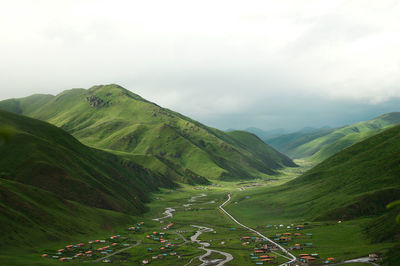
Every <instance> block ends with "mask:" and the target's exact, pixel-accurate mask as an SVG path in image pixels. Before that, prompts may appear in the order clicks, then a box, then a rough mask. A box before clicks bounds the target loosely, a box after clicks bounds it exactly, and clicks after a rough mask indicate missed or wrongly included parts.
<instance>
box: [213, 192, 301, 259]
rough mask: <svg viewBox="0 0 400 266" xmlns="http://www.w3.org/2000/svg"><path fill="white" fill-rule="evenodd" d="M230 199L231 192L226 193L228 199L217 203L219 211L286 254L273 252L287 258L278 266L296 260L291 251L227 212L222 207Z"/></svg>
mask: <svg viewBox="0 0 400 266" xmlns="http://www.w3.org/2000/svg"><path fill="white" fill-rule="evenodd" d="M230 200H231V194H228V199H227V200H226V201H225V202H224V203H222V204H221V205H219V208H220V209H221V211H223V212H224V213H225V214H226V215H228V216H229V218H231V219H232V220H233V221H234V222H235V223H237V224H238V225H240V226H242V227H243V228H246V229H247V230H249V231H252V232H254V233H256V234H257V235H259V236H261V237H262V238H263V239H265V240H267V241H268V242H270V243H272V244H274V245H275V246H277V247H278V248H279V249H280V250H281V251H282V252H283V253H285V254H286V255H288V257H287V256H283V255H281V254H279V253H276V252H274V253H275V254H277V255H280V256H282V257H284V258H286V259H288V260H289V261H288V262H286V263H283V264H281V265H280V266H282V265H288V264H292V263H294V262H296V260H297V259H296V257H295V256H294V255H293V254H292V253H290V252H289V251H287V250H286V249H285V248H284V247H282V246H281V245H279V244H278V243H276V242H274V241H272V240H271V239H269V238H268V237H266V236H264V235H263V234H261V233H260V232H258V231H256V230H254V229H253V228H250V227H248V226H245V225H244V224H242V223H240V222H239V221H238V220H236V219H235V218H234V217H233V216H232V215H231V214H230V213H229V212H227V211H226V210H225V209H224V208H223V207H224V206H225V205H226V204H227V203H228V202H229V201H230ZM289 257H290V258H289Z"/></svg>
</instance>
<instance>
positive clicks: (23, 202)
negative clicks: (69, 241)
mask: <svg viewBox="0 0 400 266" xmlns="http://www.w3.org/2000/svg"><path fill="white" fill-rule="evenodd" d="M0 125H1V126H2V127H3V128H4V127H10V128H14V135H13V136H12V137H11V138H9V140H8V141H6V142H4V143H1V145H0V154H2V156H1V157H0V169H1V170H0V214H1V215H0V227H1V228H2V232H3V233H2V237H1V238H2V239H7V242H6V243H10V242H12V241H18V240H21V241H22V240H23V241H24V240H27V241H28V240H29V239H30V236H31V235H35V238H36V237H38V235H40V237H42V238H46V236H47V235H49V234H51V235H54V236H57V235H58V236H60V235H68V234H70V233H73V232H74V233H78V232H80V233H84V232H88V231H90V230H93V231H94V232H95V231H96V229H97V230H99V227H101V226H103V225H104V224H107V223H109V224H114V223H115V224H118V223H121V222H123V221H124V222H126V221H128V220H131V219H132V218H130V217H129V216H128V215H127V214H129V215H132V214H139V213H141V212H143V211H144V210H145V207H144V205H143V203H144V202H146V201H148V196H147V194H148V192H150V191H154V190H157V187H159V186H163V187H171V186H174V183H173V182H172V181H171V180H170V179H169V178H168V177H165V176H161V175H157V174H155V173H153V172H151V171H149V170H147V169H145V168H143V167H142V166H140V165H138V164H135V163H133V162H132V161H127V160H124V159H122V158H120V157H118V156H116V155H114V154H110V153H107V152H104V151H101V150H96V149H93V148H89V147H86V146H84V145H82V144H81V143H80V142H79V141H77V140H76V139H75V138H73V137H72V136H71V135H69V134H68V133H67V132H65V131H64V130H62V129H60V128H57V127H55V126H53V125H50V124H48V123H46V122H42V121H39V120H36V119H32V118H28V117H24V116H20V115H17V114H13V113H9V112H6V111H0ZM123 213H125V214H123ZM76 215H82V217H76ZM107 221H108V222H107ZM84 224H87V225H93V227H90V228H85V226H84ZM28 225H29V226H28ZM16 232H18V233H16ZM40 237H39V238H40ZM2 243H5V242H3V241H2Z"/></svg>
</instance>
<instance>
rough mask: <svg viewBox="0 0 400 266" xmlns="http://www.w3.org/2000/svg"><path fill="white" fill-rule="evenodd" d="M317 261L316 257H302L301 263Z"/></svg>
mask: <svg viewBox="0 0 400 266" xmlns="http://www.w3.org/2000/svg"><path fill="white" fill-rule="evenodd" d="M314 260H315V258H314V257H311V256H303V257H300V261H303V262H305V263H309V262H312V261H314Z"/></svg>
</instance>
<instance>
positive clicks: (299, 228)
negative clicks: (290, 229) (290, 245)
mask: <svg viewBox="0 0 400 266" xmlns="http://www.w3.org/2000/svg"><path fill="white" fill-rule="evenodd" d="M296 229H297V230H303V229H304V225H296Z"/></svg>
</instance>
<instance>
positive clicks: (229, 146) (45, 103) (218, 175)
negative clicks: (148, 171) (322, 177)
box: [0, 84, 296, 180]
mask: <svg viewBox="0 0 400 266" xmlns="http://www.w3.org/2000/svg"><path fill="white" fill-rule="evenodd" d="M42 98H43V99H40V97H39V96H37V95H36V96H34V97H33V98H30V97H26V98H22V99H12V100H6V101H1V102H0V109H6V110H9V111H15V110H19V111H20V113H21V114H23V115H27V116H30V117H33V118H37V119H40V120H44V121H47V122H50V123H52V124H54V125H56V126H59V127H61V128H63V129H64V130H66V131H68V132H69V133H71V134H72V135H74V136H75V137H76V138H77V139H79V140H80V141H81V142H82V143H84V144H85V145H88V146H91V147H96V148H99V149H106V150H109V151H115V152H128V153H131V154H132V155H135V156H139V155H140V156H153V157H158V158H163V160H164V161H165V160H167V161H170V162H171V164H169V165H175V166H176V167H173V168H172V169H171V167H169V166H168V164H165V163H164V167H159V168H160V169H161V168H162V169H169V170H170V171H169V172H175V173H177V174H176V175H175V178H176V179H180V180H182V175H184V174H183V173H184V172H185V171H190V172H192V173H194V174H195V175H198V176H201V177H203V178H204V179H232V178H234V179H235V178H243V176H246V177H248V178H249V177H250V178H255V177H263V176H268V175H273V174H275V173H276V172H277V170H278V169H280V168H282V167H286V166H292V167H294V166H296V165H295V164H294V163H293V162H292V161H291V160H290V159H289V158H287V157H286V156H285V155H282V154H280V153H279V152H277V151H276V150H274V149H273V148H271V147H269V146H268V145H266V144H265V143H263V142H262V141H259V143H258V144H259V145H260V147H261V148H260V149H259V150H258V152H257V153H254V152H253V151H252V150H251V149H249V148H248V147H246V145H242V144H243V142H245V141H246V138H247V139H250V141H252V139H254V137H253V136H252V134H250V133H248V134H247V135H246V136H241V140H240V141H239V140H238V139H237V138H235V137H233V136H232V135H229V134H226V133H225V132H223V131H220V130H217V129H214V128H210V127H207V126H205V125H203V124H201V123H199V122H197V121H194V120H192V119H190V118H188V117H186V116H184V115H182V114H179V113H176V112H174V111H171V110H168V109H165V108H162V107H160V106H158V105H157V104H154V103H151V102H149V101H147V100H145V99H143V98H142V97H140V96H138V95H136V94H134V93H132V92H130V91H129V90H126V89H124V88H122V87H121V86H118V85H115V84H111V85H98V86H93V87H91V88H89V89H88V90H85V89H72V90H67V91H64V92H62V93H60V94H58V95H56V96H53V97H50V96H43V97H42ZM38 102H40V105H39V104H37V103H38ZM257 141H258V140H257ZM261 151H262V152H261ZM271 158H274V159H271ZM157 161H158V162H160V163H162V162H161V161H160V160H158V159H157ZM237 162H240V163H239V164H238V163H237ZM164 173H166V172H164Z"/></svg>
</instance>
